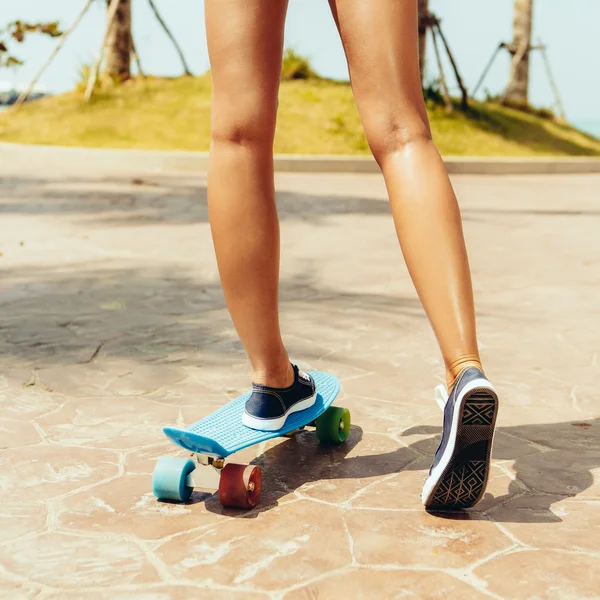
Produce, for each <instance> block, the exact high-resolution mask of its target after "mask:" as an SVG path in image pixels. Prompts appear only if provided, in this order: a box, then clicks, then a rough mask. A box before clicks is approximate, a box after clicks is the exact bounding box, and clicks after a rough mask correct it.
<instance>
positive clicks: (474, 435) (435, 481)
mask: <svg viewBox="0 0 600 600" xmlns="http://www.w3.org/2000/svg"><path fill="white" fill-rule="evenodd" d="M457 413H458V418H456V419H454V423H453V428H452V431H451V440H450V442H449V444H448V445H450V444H451V443H452V439H453V440H454V444H453V446H454V447H453V450H452V452H451V454H450V456H449V458H447V459H446V460H445V461H443V463H445V464H439V465H437V469H436V471H437V476H436V473H435V472H434V473H432V475H431V476H430V477H429V478H428V480H427V481H426V482H425V487H424V494H423V504H424V505H425V508H426V509H428V510H455V509H459V508H470V507H472V506H475V505H476V504H477V503H478V502H479V501H480V500H481V498H482V497H483V494H484V492H485V488H486V485H487V481H488V477H489V470H490V460H491V456H492V446H493V442H494V430H495V426H496V417H497V415H498V396H497V394H496V392H495V391H494V390H493V389H492V388H490V387H487V386H480V387H474V388H473V389H471V390H469V391H468V392H467V393H465V395H464V397H463V398H462V400H461V406H460V407H459V408H458V409H457ZM440 470H441V474H440ZM425 490H427V495H426V496H425Z"/></svg>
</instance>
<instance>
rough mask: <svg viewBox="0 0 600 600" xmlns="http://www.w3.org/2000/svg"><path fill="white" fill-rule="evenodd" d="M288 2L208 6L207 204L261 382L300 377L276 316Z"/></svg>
mask: <svg viewBox="0 0 600 600" xmlns="http://www.w3.org/2000/svg"><path fill="white" fill-rule="evenodd" d="M286 10H287V0H227V1H224V0H206V1H205V12H206V28H207V39H208V49H209V55H210V62H211V68H212V79H213V99H212V141H211V149H210V165H209V173H208V207H209V214H210V225H211V229H212V234H213V240H214V245H215V251H216V254H217V262H218V265H219V273H220V276H221V282H222V285H223V290H224V293H225V299H226V300H227V306H228V308H229V311H230V313H231V317H232V319H233V322H234V324H235V327H236V329H237V332H238V334H239V336H240V338H241V340H242V342H243V344H244V346H245V348H246V351H247V352H248V356H249V358H250V362H251V364H252V371H253V381H254V382H255V383H260V384H264V385H269V386H273V387H286V386H288V385H290V383H291V381H292V379H293V371H292V367H291V366H290V363H289V360H288V356H287V353H286V350H285V348H284V346H283V342H282V340H281V333H280V329H279V314H278V286H279V222H278V219H277V210H276V207H275V189H274V180H273V138H274V135H275V121H276V114H277V94H278V89H279V79H280V76H281V58H282V51H283V31H284V22H285V14H286Z"/></svg>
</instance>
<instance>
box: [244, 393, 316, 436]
mask: <svg viewBox="0 0 600 600" xmlns="http://www.w3.org/2000/svg"><path fill="white" fill-rule="evenodd" d="M316 399H317V393H316V392H315V393H314V394H313V395H312V396H309V397H308V398H305V399H304V400H301V401H300V402H296V404H294V405H293V406H292V407H291V408H290V409H289V410H288V411H287V412H286V413H285V414H284V415H283V416H281V417H277V418H276V419H257V418H256V417H253V416H252V415H249V414H248V413H247V412H244V414H243V415H242V423H243V424H244V425H245V426H246V427H250V428H251V429H256V430H258V431H279V430H280V429H281V428H282V427H283V426H284V425H285V422H286V420H287V418H288V417H289V416H290V415H291V414H293V413H296V412H300V411H301V410H306V409H307V408H310V407H311V406H312V405H313V404H314V403H315V401H316Z"/></svg>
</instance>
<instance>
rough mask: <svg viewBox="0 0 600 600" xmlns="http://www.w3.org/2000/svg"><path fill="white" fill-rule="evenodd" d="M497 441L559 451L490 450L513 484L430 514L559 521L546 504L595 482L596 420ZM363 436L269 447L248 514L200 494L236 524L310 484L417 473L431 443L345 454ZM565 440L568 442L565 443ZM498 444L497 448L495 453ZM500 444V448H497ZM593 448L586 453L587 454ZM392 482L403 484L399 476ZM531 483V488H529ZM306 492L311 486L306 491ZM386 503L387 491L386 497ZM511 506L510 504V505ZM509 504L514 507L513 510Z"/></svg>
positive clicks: (513, 432)
mask: <svg viewBox="0 0 600 600" xmlns="http://www.w3.org/2000/svg"><path fill="white" fill-rule="evenodd" d="M414 434H420V435H423V434H432V435H435V436H436V437H435V441H436V442H439V434H441V430H440V428H439V427H429V426H426V427H413V428H411V429H410V430H407V431H405V432H404V434H403V435H414ZM496 435H497V436H502V435H504V436H507V437H510V438H512V439H517V438H518V439H519V440H521V441H525V442H530V441H532V442H534V443H538V445H541V441H542V440H556V441H557V443H560V444H561V445H562V447H561V448H554V449H551V448H550V447H545V448H546V449H545V451H541V452H536V453H533V454H529V455H526V456H519V455H518V453H513V452H511V451H510V449H503V450H502V451H500V452H497V451H495V452H494V460H514V461H515V462H514V466H513V470H514V472H515V473H516V478H517V480H518V481H520V482H521V481H524V482H527V483H526V486H527V487H526V488H524V486H523V484H522V483H521V484H520V483H516V482H515V481H512V482H511V483H510V485H509V488H508V490H507V493H506V494H504V495H502V496H498V497H493V496H492V495H491V494H489V493H487V494H486V495H485V497H484V499H483V500H482V501H481V503H480V504H479V505H477V506H476V507H475V508H473V509H470V510H464V511H457V512H453V513H452V512H445V513H443V512H439V513H437V512H436V513H432V514H434V515H435V516H437V517H441V518H446V519H458V520H465V519H467V520H473V519H475V520H478V519H484V520H491V521H497V522H509V523H557V522H561V521H562V519H561V518H560V516H559V515H557V514H556V513H554V512H552V504H553V503H555V502H558V501H562V500H565V499H568V498H574V497H576V496H577V495H578V494H581V493H583V492H584V491H585V490H586V489H587V488H589V487H590V486H591V485H592V484H593V483H594V477H593V475H592V473H591V470H592V469H597V468H598V467H600V419H591V420H587V421H577V422H564V423H554V424H541V425H518V426H514V427H500V428H498V430H497V434H496ZM362 438H363V430H362V429H361V428H360V427H359V426H357V425H353V426H352V432H351V434H350V436H349V437H348V439H347V441H346V443H345V444H342V445H340V446H324V445H320V444H319V442H318V441H317V439H316V436H315V435H314V433H313V432H312V431H310V430H307V431H303V432H300V433H298V434H296V435H295V436H294V437H292V438H290V439H287V440H285V441H282V442H281V443H279V444H277V445H276V446H274V447H272V448H270V449H268V450H267V451H266V452H264V453H263V454H262V455H261V456H259V457H258V458H257V459H256V460H255V461H253V462H254V463H255V464H258V465H260V466H261V468H262V469H263V477H264V478H265V485H264V486H263V490H264V491H263V497H264V499H263V501H262V504H261V506H260V507H259V508H258V509H256V510H255V511H251V512H250V513H247V512H241V511H235V510H228V509H223V508H222V507H221V505H220V504H219V503H218V500H217V497H216V495H213V496H208V495H203V496H202V497H201V498H199V499H198V500H205V501H206V506H207V508H208V510H210V511H213V512H217V513H219V514H228V515H231V516H236V517H239V518H254V517H256V516H258V515H259V514H260V513H261V512H264V511H267V510H270V509H271V508H273V507H274V506H277V503H278V500H279V499H280V498H281V497H283V496H285V495H287V494H289V493H290V492H293V491H294V490H296V489H298V488H299V487H301V486H303V485H306V484H310V483H313V482H318V481H323V480H337V479H372V478H375V477H382V476H385V475H390V474H393V473H399V474H402V473H403V472H406V471H412V470H416V469H422V467H423V460H419V458H422V457H428V459H427V460H431V459H432V458H433V457H432V455H431V448H432V444H431V442H432V438H430V439H425V440H423V439H422V440H420V441H418V442H415V443H413V444H411V445H409V446H400V447H398V448H397V449H396V450H394V451H393V452H389V453H385V454H377V455H373V456H370V455H366V456H352V457H348V456H347V455H348V454H349V453H350V452H351V451H352V450H353V449H354V447H355V446H356V445H357V444H359V443H360V441H361V440H362ZM571 441H573V442H574V443H573V444H571ZM498 446H499V445H497V446H496V447H498ZM504 447H506V444H503V448H504ZM590 450H591V451H590ZM397 481H398V483H400V484H401V483H402V478H401V477H400V478H399V479H398V480H397ZM534 484H535V485H534ZM309 489H310V488H309ZM389 493H390V497H392V496H393V492H392V491H390V492H389ZM511 500H514V502H510V501H511ZM513 504H516V505H515V506H514V507H513Z"/></svg>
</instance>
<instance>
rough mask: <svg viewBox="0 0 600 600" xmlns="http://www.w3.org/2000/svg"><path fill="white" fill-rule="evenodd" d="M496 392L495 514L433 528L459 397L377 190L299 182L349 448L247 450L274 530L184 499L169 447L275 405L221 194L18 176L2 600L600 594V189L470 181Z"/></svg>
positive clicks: (289, 273)
mask: <svg viewBox="0 0 600 600" xmlns="http://www.w3.org/2000/svg"><path fill="white" fill-rule="evenodd" d="M454 183H455V187H456V189H457V191H458V194H459V197H460V202H461V208H462V211H463V217H464V223H465V232H466V236H467V241H468V246H469V250H470V257H471V263H472V270H473V278H474V285H475V292H476V299H477V306H478V317H479V318H478V325H479V334H480V338H481V346H482V352H483V357H484V361H485V365H486V369H487V371H488V375H489V376H490V378H491V379H492V381H493V382H494V383H495V385H496V386H497V388H498V390H499V393H500V397H501V402H502V404H501V412H500V416H499V423H498V433H497V436H496V444H495V451H494V462H493V466H492V470H491V478H490V482H489V485H488V489H487V494H486V496H485V498H484V499H483V501H482V502H481V503H480V505H478V506H477V507H476V508H474V509H472V510H470V511H464V512H462V513H459V514H455V515H451V514H445V515H444V514H441V515H430V514H427V513H426V512H424V511H423V510H422V508H421V505H420V498H419V495H420V489H421V486H422V483H423V480H424V477H425V473H426V470H427V469H428V467H429V464H430V461H431V457H432V454H433V452H434V451H435V448H436V445H437V443H438V441H439V435H440V425H441V414H440V413H439V410H438V409H437V406H436V404H435V402H433V400H432V396H433V387H434V386H435V385H437V384H439V383H440V382H442V381H443V378H444V373H443V368H442V364H441V361H440V358H439V355H438V351H437V348H436V345H435V341H434V338H433V336H432V334H431V332H430V329H429V326H428V323H427V320H426V319H425V317H424V315H423V311H422V309H421V307H420V304H419V302H418V300H417V297H416V295H415V292H414V290H413V288H412V285H411V283H410V279H409V277H408V274H407V271H406V269H405V267H404V265H403V263H402V260H401V254H400V251H399V249H398V246H397V242H396V238H395V233H394V229H393V225H392V221H391V218H390V215H389V208H388V205H387V202H386V201H385V188H384V186H383V183H382V181H381V179H380V178H379V177H376V176H371V175H360V176H359V175H357V176H352V175H308V174H304V175H293V174H280V175H278V177H277V188H278V191H279V210H280V214H281V221H282V268H281V271H282V283H281V312H282V323H283V330H284V332H285V339H286V343H287V345H288V348H289V351H290V354H291V356H292V357H293V358H295V359H297V360H300V361H303V362H302V365H303V366H305V367H306V368H314V369H319V370H325V371H328V372H331V373H334V374H336V375H337V376H338V377H339V378H340V379H341V381H342V386H343V388H342V393H341V395H340V398H339V400H338V404H339V405H342V406H347V407H348V408H349V409H350V410H351V412H352V417H353V425H352V430H351V433H350V437H349V439H348V442H347V443H346V444H345V445H343V446H340V447H336V448H325V447H321V446H319V444H318V442H317V440H316V438H315V436H314V434H313V433H312V432H310V431H305V432H302V433H300V434H298V435H296V436H295V437H293V438H290V439H287V438H286V439H281V440H274V441H272V442H269V443H267V444H263V445H261V446H260V447H259V448H253V449H250V450H246V451H244V452H242V453H240V456H239V457H237V458H239V460H240V461H242V462H243V461H248V462H250V461H254V462H255V463H257V464H259V465H261V467H262V469H263V472H264V491H263V496H262V502H261V504H260V506H259V507H257V508H256V509H254V510H252V511H250V512H242V511H237V510H230V509H224V508H222V507H221V506H220V504H219V503H218V500H217V498H216V496H215V495H214V494H213V493H212V492H214V490H206V491H202V490H199V491H196V492H194V494H193V496H192V498H191V500H190V502H188V503H187V504H169V503H165V502H157V501H156V499H155V498H154V497H153V496H152V493H151V473H152V470H153V468H154V464H155V462H156V459H157V458H158V457H160V456H164V455H167V456H185V453H184V452H183V451H179V450H178V449H177V448H176V447H174V446H173V445H171V444H170V443H169V442H167V441H166V439H165V438H164V437H163V434H162V432H161V427H162V426H163V425H167V424H189V423H191V422H193V421H195V420H197V419H198V418H200V417H202V416H204V415H207V414H208V413H210V412H211V411H212V410H214V409H215V408H216V407H218V406H220V405H222V404H223V403H225V402H227V400H228V399H231V398H234V397H235V396H237V395H238V394H239V393H241V392H242V391H244V390H245V389H246V388H247V387H248V384H249V380H248V369H247V364H246V360H245V357H244V354H243V351H242V347H241V345H240V343H239V341H238V340H237V338H236V335H235V332H234V330H233V328H232V325H231V322H230V320H229V317H228V314H227V311H226V309H225V305H224V301H223V297H222V294H221V290H220V286H219V282H218V275H217V269H216V264H215V259H214V256H213V251H212V243H211V239H210V233H209V227H208V223H207V211H206V178H205V177H204V176H203V175H198V176H194V177H192V176H190V175H178V174H173V173H132V174H131V175H130V176H127V177H126V176H125V175H123V173H122V172H121V173H120V174H116V173H110V172H104V171H102V170H101V169H100V168H98V170H95V168H94V166H93V165H90V168H89V170H88V171H87V172H74V171H73V170H70V168H69V165H65V166H64V169H62V170H61V171H60V172H55V171H50V170H48V171H47V172H44V171H42V172H36V174H35V175H32V174H31V173H29V172H28V168H27V165H26V164H24V165H22V168H21V169H16V170H11V172H8V171H7V170H6V169H4V170H3V169H2V167H1V166H0V192H1V193H0V213H1V216H0V218H1V220H0V498H1V500H2V506H0V597H1V598H10V599H19V598H39V599H47V600H51V599H52V600H57V599H62V598H67V599H69V598H73V599H74V598H82V597H85V598H88V599H89V600H96V599H109V598H110V599H111V600H119V599H127V600H129V599H131V600H142V599H144V600H145V599H148V600H158V599H161V600H162V599H165V600H167V599H179V598H191V597H210V598H216V599H221V598H223V599H224V598H238V597H239V598H244V599H246V600H253V599H255V598H256V599H258V598H272V599H283V598H285V599H286V600H292V599H294V600H295V599H302V598H305V599H316V598H320V599H323V598H324V599H327V598H405V597H406V598H446V597H452V598H454V599H460V598H466V599H471V598H473V599H475V598H488V597H491V598H544V599H545V598H556V599H565V598H586V599H591V598H600V591H599V590H600V585H599V584H600V575H599V570H598V561H599V560H600V538H599V536H598V533H597V532H598V530H599V529H600V516H599V515H600V396H599V393H598V384H599V382H600V343H599V339H600V325H599V324H600V295H599V290H600V235H598V232H599V231H600V229H599V227H600V204H599V203H598V201H599V200H600V197H599V195H598V190H599V189H600V177H598V176H591V175H590V176H585V175H581V176H554V177H533V176H527V177H525V176H523V177H475V176H462V177H456V178H455V179H454Z"/></svg>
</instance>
